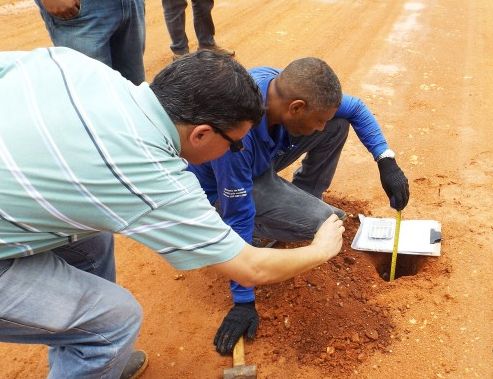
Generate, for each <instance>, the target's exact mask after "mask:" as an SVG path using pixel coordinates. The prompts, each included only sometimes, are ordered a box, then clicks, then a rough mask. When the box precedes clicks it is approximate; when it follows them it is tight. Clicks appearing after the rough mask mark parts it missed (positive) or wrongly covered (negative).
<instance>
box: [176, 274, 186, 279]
mask: <svg viewBox="0 0 493 379" xmlns="http://www.w3.org/2000/svg"><path fill="white" fill-rule="evenodd" d="M173 279H175V280H184V279H185V275H183V274H177V275H175V276H174V277H173Z"/></svg>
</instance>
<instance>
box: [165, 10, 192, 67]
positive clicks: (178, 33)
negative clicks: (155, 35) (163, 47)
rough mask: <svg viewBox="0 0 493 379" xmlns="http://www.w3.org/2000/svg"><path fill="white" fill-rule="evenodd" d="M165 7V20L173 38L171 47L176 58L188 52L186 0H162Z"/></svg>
mask: <svg viewBox="0 0 493 379" xmlns="http://www.w3.org/2000/svg"><path fill="white" fill-rule="evenodd" d="M162 4H163V9H164V20H165V21H166V27H167V28H168V33H169V36H170V38H171V45H170V49H171V51H172V52H173V54H174V57H173V58H174V59H177V58H179V56H181V55H184V54H188V52H189V48H188V37H187V34H186V32H185V9H186V8H187V5H188V4H187V1H186V0H162Z"/></svg>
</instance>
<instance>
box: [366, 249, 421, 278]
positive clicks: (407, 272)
mask: <svg viewBox="0 0 493 379" xmlns="http://www.w3.org/2000/svg"><path fill="white" fill-rule="evenodd" d="M372 258H373V259H372V261H373V264H374V266H375V269H376V270H377V272H378V275H379V276H380V277H381V278H382V279H383V280H385V281H387V282H388V281H389V280H390V266H391V263H392V254H388V253H372ZM425 263H426V257H423V256H420V255H407V254H399V255H398V256H397V262H396V266H395V277H394V279H399V278H400V277H402V276H415V275H417V274H419V273H420V271H421V269H422V268H423V265H424V264H425Z"/></svg>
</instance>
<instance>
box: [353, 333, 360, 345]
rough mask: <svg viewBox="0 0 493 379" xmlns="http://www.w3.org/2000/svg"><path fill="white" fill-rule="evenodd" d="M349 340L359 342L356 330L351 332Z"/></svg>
mask: <svg viewBox="0 0 493 379" xmlns="http://www.w3.org/2000/svg"><path fill="white" fill-rule="evenodd" d="M351 342H355V343H357V342H360V339H359V334H358V333H357V332H351Z"/></svg>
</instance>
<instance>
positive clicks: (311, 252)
mask: <svg viewBox="0 0 493 379" xmlns="http://www.w3.org/2000/svg"><path fill="white" fill-rule="evenodd" d="M343 232H344V226H343V224H342V220H340V219H339V217H337V215H335V214H332V215H331V216H330V217H329V218H328V219H327V220H326V221H325V222H324V223H323V224H322V225H321V226H320V228H319V230H318V231H317V233H316V234H315V238H314V239H313V241H312V243H311V244H310V245H309V246H305V247H298V248H296V249H284V250H280V249H268V248H256V247H253V246H251V245H245V246H244V247H243V249H242V250H241V251H240V253H239V254H238V255H237V256H236V257H234V258H233V259H231V260H229V261H227V262H223V263H219V264H216V265H213V267H214V268H216V269H217V270H218V271H221V272H222V273H223V274H225V275H226V276H227V277H228V278H230V279H233V280H234V281H236V282H238V283H240V284H241V285H242V286H245V287H252V286H255V285H259V284H267V283H275V282H280V281H283V280H286V279H289V278H291V277H293V276H295V275H297V274H300V273H302V272H305V271H307V270H309V269H311V268H314V267H316V266H318V265H320V264H322V263H324V262H325V261H327V260H329V259H330V258H332V257H334V256H336V255H337V254H338V253H339V251H340V250H341V246H342V233H343Z"/></svg>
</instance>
